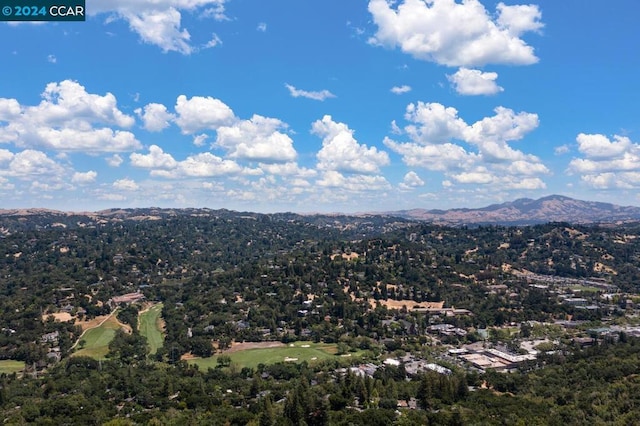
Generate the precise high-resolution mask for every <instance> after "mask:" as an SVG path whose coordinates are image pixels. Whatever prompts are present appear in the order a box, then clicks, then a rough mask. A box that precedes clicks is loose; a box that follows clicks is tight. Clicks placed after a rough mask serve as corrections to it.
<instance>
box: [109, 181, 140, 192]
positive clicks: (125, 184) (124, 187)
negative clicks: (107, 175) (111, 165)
mask: <svg viewBox="0 0 640 426" xmlns="http://www.w3.org/2000/svg"><path fill="white" fill-rule="evenodd" d="M113 187H114V188H115V189H119V190H121V191H137V190H138V189H139V188H140V187H139V186H138V184H137V183H136V182H135V181H134V180H132V179H127V178H124V179H118V180H116V181H115V182H113Z"/></svg>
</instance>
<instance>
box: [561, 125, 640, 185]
mask: <svg viewBox="0 0 640 426" xmlns="http://www.w3.org/2000/svg"><path fill="white" fill-rule="evenodd" d="M576 141H577V142H578V151H579V152H580V154H582V157H578V158H573V159H572V160H571V161H570V162H569V168H568V172H569V173H570V174H579V175H580V179H581V180H582V181H583V182H584V183H585V184H587V185H588V186H590V187H593V188H597V189H611V188H624V189H630V188H639V187H640V179H639V178H640V144H638V143H634V142H632V141H631V139H629V138H628V137H626V136H619V135H614V136H613V138H612V139H610V138H609V137H607V136H605V135H602V134H584V133H580V134H579V135H578V136H577V137H576Z"/></svg>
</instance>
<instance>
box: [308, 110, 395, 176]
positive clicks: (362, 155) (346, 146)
mask: <svg viewBox="0 0 640 426" xmlns="http://www.w3.org/2000/svg"><path fill="white" fill-rule="evenodd" d="M311 131H312V133H313V134H315V135H317V136H319V137H321V138H322V148H321V149H320V151H319V152H318V154H317V158H318V169H319V170H333V171H338V172H351V173H369V174H370V173H377V172H379V171H380V167H382V166H386V165H387V164H389V155H388V154H387V153H386V152H385V151H379V150H378V149H377V148H376V147H367V145H363V144H360V143H358V141H357V140H356V139H355V138H354V137H353V130H351V129H350V128H349V127H348V126H347V125H346V124H344V123H338V122H335V121H333V120H332V118H331V116H330V115H325V116H324V117H323V118H322V120H317V121H315V122H314V123H313V124H312V128H311Z"/></svg>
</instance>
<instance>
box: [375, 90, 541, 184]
mask: <svg viewBox="0 0 640 426" xmlns="http://www.w3.org/2000/svg"><path fill="white" fill-rule="evenodd" d="M494 111H495V115H493V116H491V117H485V118H483V119H481V120H478V121H476V122H475V123H473V124H468V123H466V122H465V121H464V120H463V119H462V118H460V117H459V116H458V111H457V110H456V109H455V108H451V107H445V106H444V105H442V104H439V103H423V102H418V103H417V104H409V105H408V106H407V109H406V113H405V117H404V118H405V119H406V120H407V121H408V122H409V124H408V125H406V126H405V127H404V129H400V127H399V126H398V125H397V124H396V132H397V133H400V134H406V135H407V136H408V137H409V141H407V142H397V141H394V140H392V139H390V138H385V140H384V144H385V145H386V146H387V147H389V148H390V149H391V150H393V151H395V152H397V153H398V154H400V155H401V156H402V160H403V161H404V163H405V164H407V165H408V166H410V167H423V168H425V169H428V170H431V171H437V172H442V173H443V174H444V175H445V177H446V178H447V179H446V182H447V185H448V186H449V187H451V186H453V185H455V184H465V185H469V184H474V185H479V184H480V185H483V184H499V185H501V188H503V189H534V188H535V189H539V188H542V187H543V185H544V182H543V181H542V180H541V179H540V178H539V176H541V175H546V174H549V173H550V172H549V169H548V168H547V167H546V166H545V165H544V163H542V161H541V160H540V159H539V158H538V157H536V156H535V155H531V154H527V153H524V152H522V151H520V150H517V149H514V148H513V147H511V146H510V144H509V143H510V142H513V141H517V140H520V139H522V138H524V137H525V136H526V135H527V134H529V133H530V132H531V131H533V130H534V129H535V128H537V126H538V116H537V115H536V114H531V113H527V112H520V113H516V112H514V111H513V110H511V109H508V108H504V107H497V108H496V109H495V110H494ZM460 142H461V143H460ZM474 149H475V150H474Z"/></svg>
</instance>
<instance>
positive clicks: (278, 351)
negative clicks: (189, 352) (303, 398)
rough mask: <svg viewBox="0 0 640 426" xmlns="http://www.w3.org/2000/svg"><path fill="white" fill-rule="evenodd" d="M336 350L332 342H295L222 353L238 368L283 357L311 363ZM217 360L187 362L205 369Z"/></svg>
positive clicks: (283, 358) (332, 355) (211, 358)
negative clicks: (274, 346)
mask: <svg viewBox="0 0 640 426" xmlns="http://www.w3.org/2000/svg"><path fill="white" fill-rule="evenodd" d="M292 345H293V346H292ZM336 351H337V347H336V345H334V344H326V343H313V342H295V343H290V344H288V345H286V346H282V347H278V348H265V349H247V350H243V351H238V352H231V353H225V354H224V355H229V357H230V358H231V362H233V363H234V364H236V365H237V366H238V367H239V368H243V367H250V368H256V367H257V366H258V364H275V363H277V362H283V361H285V359H288V360H290V362H303V361H307V362H309V363H313V362H314V361H321V360H325V359H330V358H335V357H338V356H337V355H335V353H336ZM217 360H218V355H215V356H212V357H210V358H195V359H192V360H190V361H189V362H191V363H193V364H197V365H198V367H200V369H202V370H206V369H208V368H215V367H216V366H217V365H218V364H217Z"/></svg>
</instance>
